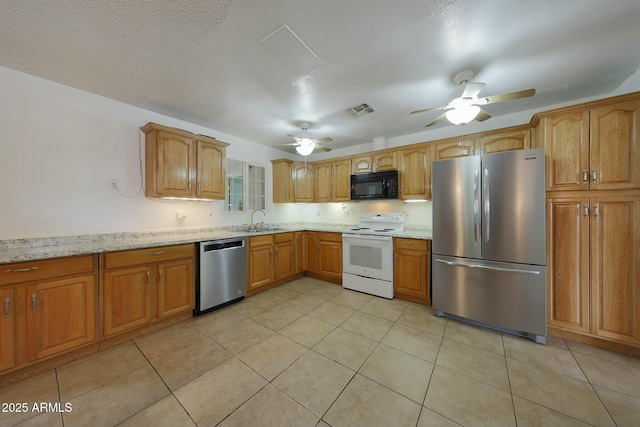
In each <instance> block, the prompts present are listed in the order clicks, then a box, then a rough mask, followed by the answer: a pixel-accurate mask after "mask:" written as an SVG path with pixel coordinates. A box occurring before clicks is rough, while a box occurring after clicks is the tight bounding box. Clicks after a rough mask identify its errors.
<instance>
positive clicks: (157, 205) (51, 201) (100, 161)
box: [0, 67, 640, 239]
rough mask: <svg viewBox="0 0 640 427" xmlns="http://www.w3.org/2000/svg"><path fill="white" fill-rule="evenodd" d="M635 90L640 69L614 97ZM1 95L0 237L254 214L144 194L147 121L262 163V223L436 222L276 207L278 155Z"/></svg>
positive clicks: (123, 111)
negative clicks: (111, 183)
mask: <svg viewBox="0 0 640 427" xmlns="http://www.w3.org/2000/svg"><path fill="white" fill-rule="evenodd" d="M637 90H640V72H636V73H635V74H634V75H633V76H631V77H630V78H629V79H628V80H627V82H625V83H624V84H623V85H622V86H621V87H620V88H619V89H618V90H617V91H616V92H615V93H612V94H611V95H617V94H621V93H629V92H633V91H637ZM0 99H2V100H3V102H2V103H1V104H0V239H16V238H29V237H48V236H68V235H80V234H93V233H101V232H122V231H143V230H161V229H162V230H164V229H174V228H197V227H215V226H226V225H240V224H246V223H247V222H248V221H249V214H250V213H249V212H240V213H229V212H224V211H223V202H222V201H216V202H195V201H164V200H155V199H148V198H146V197H144V194H143V193H139V189H140V185H141V176H140V163H139V162H140V160H139V159H140V157H139V156H140V154H142V157H143V158H144V136H143V135H142V133H141V132H140V130H139V129H140V127H141V126H143V125H144V124H146V123H147V122H149V121H153V122H157V123H160V124H163V125H167V126H173V127H177V128H180V129H185V130H188V131H192V132H196V133H201V134H205V135H210V136H213V137H215V138H217V139H220V140H222V141H225V142H228V143H230V144H231V145H230V146H229V147H227V156H228V157H231V158H235V159H242V160H246V161H250V162H252V163H255V164H259V165H264V166H265V167H266V169H267V171H266V175H267V206H266V212H267V215H266V217H262V215H259V216H257V218H256V219H257V220H259V221H263V220H264V221H265V222H267V223H279V222H301V221H305V222H309V221H311V222H318V223H340V224H355V223H357V221H358V220H357V216H358V214H359V213H364V212H389V211H395V212H404V213H405V214H406V215H407V225H409V226H411V225H415V226H426V227H430V226H431V203H429V202H427V203H416V204H408V203H401V202H398V201H389V202H360V203H357V202H356V203H345V204H341V203H327V204H307V205H297V204H275V205H274V204H273V203H272V202H271V200H272V187H271V186H272V182H271V162H270V160H271V159H275V158H280V157H284V156H283V153H282V152H281V151H279V150H274V149H270V148H267V147H264V146H262V145H260V144H256V143H254V142H251V141H247V140H243V139H240V138H237V137H234V136H231V135H225V134H223V133H220V132H217V131H215V130H213V129H206V128H203V127H200V126H197V125H194V124H191V123H187V122H184V121H181V120H177V119H174V118H171V117H166V116H162V115H159V114H156V113H152V112H150V111H147V110H143V109H140V108H136V107H132V106H130V105H127V104H123V103H120V102H116V101H113V100H110V99H107V98H103V97H100V96H96V95H93V94H90V93H87V92H84V91H80V90H77V89H73V88H70V87H68V86H64V85H60V84H57V83H53V82H49V81H46V80H43V79H40V78H37V77H33V76H30V75H27V74H23V73H19V72H16V71H13V70H10V69H7V68H3V67H0ZM585 101H588V99H586V100H585ZM554 107H555V106H554ZM554 107H549V108H545V109H551V108H554ZM534 113H535V112H524V113H519V114H516V115H512V116H502V117H496V118H494V119H492V120H491V126H492V128H499V127H506V126H513V125H517V124H521V123H528V122H529V120H530V118H531V116H532V114H534ZM485 123H487V122H485ZM487 126H488V125H487ZM481 130H486V129H477V128H475V127H472V125H469V131H468V132H469V133H470V132H478V131H481ZM456 132H459V131H458V130H457V129H456V128H455V127H445V128H442V129H440V130H431V131H427V132H420V133H415V134H411V135H406V136H401V137H396V138H391V139H389V140H387V141H384V144H386V145H387V146H389V147H395V146H401V145H406V144H411V143H416V142H421V141H428V140H435V139H439V138H445V137H450V136H455V135H456ZM140 144H142V150H141V152H140ZM379 145H380V141H372V142H371V143H363V144H362V145H361V146H359V147H358V148H357V150H359V152H363V151H369V150H372V149H377V148H381V147H380V146H379ZM351 150H354V149H351ZM356 152H357V151H356ZM331 154H332V155H331V157H338V156H343V155H348V154H352V152H351V151H349V150H334V151H332V153H331ZM320 158H323V157H312V158H311V159H312V160H315V159H320ZM109 179H117V180H118V182H119V186H120V188H121V190H122V192H123V193H125V194H127V195H131V196H132V197H124V196H121V195H119V194H118V193H116V192H114V191H110V190H109V189H108V185H107V183H108V180H109ZM178 211H180V212H186V213H187V217H186V219H185V220H183V221H181V220H178V218H177V212H178ZM210 214H212V216H210Z"/></svg>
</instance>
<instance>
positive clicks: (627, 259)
mask: <svg viewBox="0 0 640 427" xmlns="http://www.w3.org/2000/svg"><path fill="white" fill-rule="evenodd" d="M591 238H592V246H591V293H592V296H593V297H592V301H591V308H592V311H591V318H592V322H591V332H592V333H594V334H596V335H599V336H603V337H607V338H612V339H615V340H618V341H624V342H631V343H638V342H640V199H639V198H638V196H619V197H615V196H610V197H596V198H592V199H591Z"/></svg>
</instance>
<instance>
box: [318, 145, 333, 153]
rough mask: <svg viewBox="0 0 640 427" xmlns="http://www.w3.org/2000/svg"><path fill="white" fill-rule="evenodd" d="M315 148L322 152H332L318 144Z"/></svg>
mask: <svg viewBox="0 0 640 427" xmlns="http://www.w3.org/2000/svg"><path fill="white" fill-rule="evenodd" d="M314 148H315V149H316V150H321V151H327V152H329V151H331V148H329V147H325V146H324V145H319V144H316V146H315V147H314Z"/></svg>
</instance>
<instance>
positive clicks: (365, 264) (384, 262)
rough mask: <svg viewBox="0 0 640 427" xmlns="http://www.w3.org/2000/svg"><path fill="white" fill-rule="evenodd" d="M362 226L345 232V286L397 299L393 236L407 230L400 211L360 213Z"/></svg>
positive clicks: (343, 276) (343, 280) (343, 250)
mask: <svg viewBox="0 0 640 427" xmlns="http://www.w3.org/2000/svg"><path fill="white" fill-rule="evenodd" d="M358 220H359V221H358V227H356V228H352V229H350V230H347V231H345V232H343V233H342V287H343V288H345V289H352V290H355V291H359V292H365V293H368V294H372V295H377V296H380V297H384V298H389V299H391V298H393V237H392V235H393V234H394V233H398V232H401V231H404V215H403V214H401V213H397V212H392V213H373V214H360V216H359V217H358Z"/></svg>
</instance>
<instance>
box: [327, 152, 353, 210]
mask: <svg viewBox="0 0 640 427" xmlns="http://www.w3.org/2000/svg"><path fill="white" fill-rule="evenodd" d="M332 166H333V172H332V179H333V186H332V187H333V198H332V200H333V201H334V202H348V201H350V200H351V160H350V159H345V160H337V161H335V162H333V164H332Z"/></svg>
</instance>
